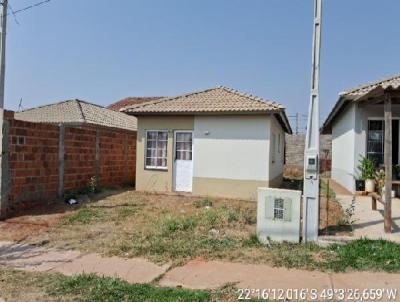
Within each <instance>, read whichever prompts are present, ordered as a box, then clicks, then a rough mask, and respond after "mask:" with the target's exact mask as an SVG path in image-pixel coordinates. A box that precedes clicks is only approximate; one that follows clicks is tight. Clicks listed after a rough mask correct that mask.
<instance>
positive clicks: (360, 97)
mask: <svg viewBox="0 0 400 302" xmlns="http://www.w3.org/2000/svg"><path fill="white" fill-rule="evenodd" d="M398 91H400V75H396V76H392V77H390V78H386V79H383V80H379V81H375V82H372V83H368V84H364V85H361V86H358V87H356V88H353V89H349V90H347V91H344V92H342V93H340V94H339V99H338V101H337V102H336V104H335V105H334V107H333V109H332V110H331V112H330V113H329V115H328V117H327V119H326V120H325V122H324V124H323V126H322V129H321V132H322V133H323V134H330V133H332V122H333V121H334V120H335V118H336V117H337V116H338V115H340V113H341V112H342V111H343V110H344V108H346V106H347V105H348V104H350V103H352V102H359V103H361V102H367V103H371V104H380V103H383V101H384V99H383V96H384V94H385V92H391V93H392V94H393V97H392V102H393V103H400V94H399V92H398Z"/></svg>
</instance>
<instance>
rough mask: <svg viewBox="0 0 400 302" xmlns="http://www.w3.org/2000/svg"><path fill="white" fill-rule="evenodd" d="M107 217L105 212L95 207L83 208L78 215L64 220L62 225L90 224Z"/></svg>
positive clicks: (75, 214)
mask: <svg viewBox="0 0 400 302" xmlns="http://www.w3.org/2000/svg"><path fill="white" fill-rule="evenodd" d="M104 216H105V213H104V211H102V210H101V209H96V208H93V207H88V208H81V209H79V210H78V211H77V212H76V213H74V214H72V215H71V216H68V217H66V218H64V219H63V220H62V222H61V223H62V224H64V225H67V224H89V223H93V222H96V221H101V220H102V219H103V218H104Z"/></svg>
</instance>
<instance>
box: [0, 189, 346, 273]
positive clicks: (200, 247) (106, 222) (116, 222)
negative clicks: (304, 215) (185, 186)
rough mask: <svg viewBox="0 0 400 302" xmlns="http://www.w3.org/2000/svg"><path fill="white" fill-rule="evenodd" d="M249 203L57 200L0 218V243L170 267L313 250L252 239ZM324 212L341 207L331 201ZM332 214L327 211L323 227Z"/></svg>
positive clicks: (177, 198) (137, 195)
mask: <svg viewBox="0 0 400 302" xmlns="http://www.w3.org/2000/svg"><path fill="white" fill-rule="evenodd" d="M321 205H322V206H321V209H324V208H325V207H324V202H322V203H321ZM256 207H257V205H256V202H254V201H244V200H233V199H223V198H212V199H207V198H199V197H193V196H190V195H176V194H152V193H143V192H136V191H133V190H131V191H113V192H110V191H109V192H104V193H102V194H98V195H96V196H94V197H92V198H91V200H90V201H89V202H85V203H81V204H79V205H77V206H70V205H67V204H64V203H59V204H56V205H53V206H51V207H44V208H41V209H36V210H35V211H33V212H28V213H25V214H24V215H22V214H21V215H19V216H18V217H15V218H12V219H9V220H7V221H5V222H1V223H0V240H12V241H21V242H27V243H31V244H35V245H45V246H49V247H56V248H61V249H72V250H74V249H76V250H80V251H84V252H96V253H100V254H102V255H107V256H121V257H128V258H130V257H138V256H140V257H145V258H148V259H150V260H152V261H155V262H157V263H167V262H171V263H172V264H173V265H178V264H182V263H185V262H187V261H189V260H191V259H196V258H200V259H207V260H210V259H223V260H234V261H243V262H250V263H273V264H276V265H282V261H284V262H285V261H286V262H288V263H283V264H284V265H285V266H289V267H303V266H304V263H305V262H306V261H305V259H306V258H307V257H308V256H309V255H308V253H312V252H314V251H309V250H305V249H304V248H302V247H301V246H298V245H277V246H276V247H272V248H268V249H267V248H266V247H265V246H262V245H261V244H260V243H259V242H258V240H257V238H256V235H255V233H256ZM339 207H340V206H339ZM49 209H51V210H50V211H49ZM329 209H330V213H336V214H341V213H342V212H343V211H342V210H341V208H338V204H337V203H335V202H331V203H330V208H329ZM336 214H335V215H333V214H332V215H331V214H330V220H329V222H330V224H331V225H333V224H335V223H336V222H337V219H336ZM321 217H322V218H323V215H321ZM332 217H335V218H332ZM321 221H323V219H322V220H321ZM282 254H283V255H287V257H288V259H287V260H282V259H285V258H282ZM296 257H297V258H296ZM303 260H304V261H303Z"/></svg>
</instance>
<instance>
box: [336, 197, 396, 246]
mask: <svg viewBox="0 0 400 302" xmlns="http://www.w3.org/2000/svg"><path fill="white" fill-rule="evenodd" d="M336 198H337V200H338V201H339V202H340V204H341V205H342V207H343V209H347V208H349V207H350V206H351V203H352V200H353V196H349V195H336ZM383 214H384V209H383V205H382V204H381V203H380V202H378V203H377V210H376V211H373V210H372V206H371V197H367V196H356V202H355V212H354V217H352V219H354V221H355V222H354V224H353V234H354V236H353V237H354V238H361V237H367V238H369V239H381V238H382V239H386V240H391V241H394V242H397V243H400V199H399V198H394V199H393V200H392V217H393V232H392V233H391V234H386V233H385V232H384V229H383V220H384V219H383Z"/></svg>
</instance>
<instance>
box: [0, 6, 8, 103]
mask: <svg viewBox="0 0 400 302" xmlns="http://www.w3.org/2000/svg"><path fill="white" fill-rule="evenodd" d="M2 6H3V7H2V13H1V28H0V34H1V39H0V108H1V109H3V108H4V83H5V73H6V32H7V13H8V11H7V9H8V0H3V2H2Z"/></svg>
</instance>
